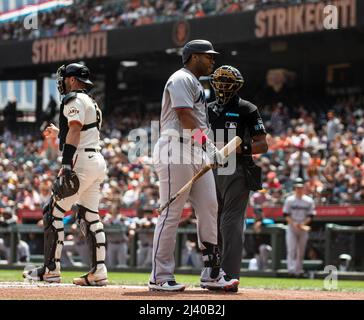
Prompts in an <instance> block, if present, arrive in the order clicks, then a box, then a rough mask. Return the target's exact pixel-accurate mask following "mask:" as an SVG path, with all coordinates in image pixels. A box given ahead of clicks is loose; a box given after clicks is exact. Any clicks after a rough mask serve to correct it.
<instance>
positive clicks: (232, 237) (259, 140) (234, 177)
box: [208, 65, 268, 292]
mask: <svg viewBox="0 0 364 320" xmlns="http://www.w3.org/2000/svg"><path fill="white" fill-rule="evenodd" d="M210 82H211V85H212V87H213V89H214V91H215V96H216V100H215V101H213V102H211V103H210V104H209V105H208V110H209V121H210V126H211V129H212V130H213V133H214V135H215V138H216V144H217V145H218V144H219V142H222V141H219V140H222V139H221V138H222V137H221V136H222V133H223V134H224V138H223V140H224V141H223V143H224V144H226V143H227V142H228V140H229V138H230V139H231V138H232V137H233V136H235V135H238V136H239V137H240V138H241V139H242V140H243V143H242V144H241V146H240V147H239V148H238V149H237V152H236V153H237V154H236V169H235V170H234V172H233V173H232V174H229V175H226V174H220V173H221V172H220V169H215V170H214V174H215V183H216V190H217V198H218V204H219V223H218V226H219V245H220V250H221V259H222V260H221V266H222V268H223V269H224V270H225V272H226V273H227V275H228V276H230V277H232V278H234V279H239V276H240V266H241V259H242V250H243V223H244V216H245V210H246V207H247V204H248V200H249V193H250V191H251V190H259V189H261V188H262V186H261V169H260V168H259V167H258V166H256V165H255V163H254V161H253V158H252V154H259V153H265V152H267V150H268V144H267V140H266V131H265V128H264V124H263V121H262V118H261V117H260V114H259V111H258V108H257V107H256V106H255V105H254V104H252V103H250V102H249V101H246V100H243V99H241V98H240V97H239V96H238V95H237V92H238V91H239V89H240V88H241V87H242V85H243V83H244V80H243V77H242V76H241V74H240V72H239V70H237V69H236V68H234V67H232V66H227V65H225V66H221V67H220V68H218V69H216V70H215V72H214V73H213V74H212V76H211V78H210ZM231 130H232V131H231ZM229 131H230V132H229ZM220 137H221V138H220ZM237 290H238V287H234V288H232V289H230V291H233V292H237Z"/></svg>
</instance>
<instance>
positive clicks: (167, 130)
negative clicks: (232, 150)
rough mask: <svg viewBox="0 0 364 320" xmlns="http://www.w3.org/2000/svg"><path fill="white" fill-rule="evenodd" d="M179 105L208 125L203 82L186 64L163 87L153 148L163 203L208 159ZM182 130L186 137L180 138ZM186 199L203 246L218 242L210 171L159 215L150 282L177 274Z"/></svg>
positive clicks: (213, 186)
mask: <svg viewBox="0 0 364 320" xmlns="http://www.w3.org/2000/svg"><path fill="white" fill-rule="evenodd" d="M176 108H191V109H192V113H193V115H194V116H195V119H196V121H197V123H198V127H199V128H201V129H204V128H207V126H208V125H207V105H206V100H205V95H204V90H203V87H202V85H201V84H200V82H199V81H198V79H197V78H196V77H195V76H194V75H193V74H192V73H191V72H190V71H189V70H187V69H185V68H182V69H180V70H178V71H176V72H175V73H174V74H173V75H172V76H171V77H170V78H169V79H168V81H167V83H166V86H165V88H164V92H163V99H162V110H161V119H160V122H161V137H160V138H159V140H158V142H157V144H156V146H155V149H154V154H153V162H154V165H155V168H156V172H157V174H158V177H159V182H160V186H159V191H160V203H161V204H163V203H165V202H167V201H168V199H169V198H170V197H171V196H172V195H173V194H175V193H176V192H177V191H178V190H179V189H180V188H181V187H182V186H183V185H185V184H186V183H187V182H188V181H189V180H190V179H191V178H192V177H193V176H194V175H195V174H196V173H197V172H198V171H199V170H200V169H201V168H202V167H203V165H204V164H205V163H206V162H207V161H208V159H207V156H206V154H205V152H203V151H202V149H201V147H200V146H191V144H190V137H189V136H188V134H186V133H183V128H182V126H181V123H180V122H179V119H178V116H177V113H176V111H175V109H176ZM180 135H181V136H184V137H185V139H184V140H182V141H180V139H179V137H180ZM185 141H187V143H186V142H185ZM192 155H193V156H192ZM191 160H192V162H191ZM187 200H190V201H191V204H192V206H193V208H194V210H195V213H196V217H197V221H198V222H197V232H198V239H199V246H200V248H201V249H206V248H205V247H204V245H203V244H202V242H209V243H211V244H214V245H216V244H217V199H216V190H215V182H214V176H213V173H212V171H209V172H207V173H206V174H205V175H203V176H202V177H201V178H200V179H199V180H198V181H197V182H196V183H195V184H194V185H193V186H192V188H191V189H190V191H189V192H185V193H184V194H182V195H181V196H180V197H179V198H177V199H176V200H175V201H174V202H173V203H172V204H171V205H170V206H169V207H167V208H166V209H165V210H164V211H163V212H162V213H161V215H160V216H159V219H158V222H157V225H156V228H155V233H154V240H153V266H152V268H153V269H152V273H151V277H150V281H151V282H156V283H159V282H165V281H171V280H172V281H173V280H174V275H173V273H174V267H175V261H174V249H175V242H176V231H177V227H178V223H179V221H180V218H181V214H182V210H183V207H184V205H185V203H186V201H187Z"/></svg>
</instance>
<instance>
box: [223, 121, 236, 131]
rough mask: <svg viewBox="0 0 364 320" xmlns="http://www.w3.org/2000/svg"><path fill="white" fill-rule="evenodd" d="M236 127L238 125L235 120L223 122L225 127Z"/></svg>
mask: <svg viewBox="0 0 364 320" xmlns="http://www.w3.org/2000/svg"><path fill="white" fill-rule="evenodd" d="M237 127H238V124H237V123H236V122H230V121H226V122H225V128H226V129H236V128H237Z"/></svg>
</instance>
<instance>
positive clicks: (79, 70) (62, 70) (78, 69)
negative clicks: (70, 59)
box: [57, 63, 93, 95]
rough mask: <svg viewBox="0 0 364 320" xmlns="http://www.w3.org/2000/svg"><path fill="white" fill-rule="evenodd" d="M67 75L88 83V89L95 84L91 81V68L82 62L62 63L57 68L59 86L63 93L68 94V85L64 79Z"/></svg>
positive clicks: (60, 91)
mask: <svg viewBox="0 0 364 320" xmlns="http://www.w3.org/2000/svg"><path fill="white" fill-rule="evenodd" d="M66 77H75V78H76V79H77V80H78V81H81V82H83V83H84V84H86V86H87V89H90V88H91V87H92V86H93V83H92V82H91V81H90V79H89V77H90V70H89V69H88V68H87V67H86V66H84V65H83V64H80V63H71V64H68V65H67V66H66V65H62V66H60V67H59V68H58V70H57V88H58V91H59V93H60V94H61V95H64V94H66V93H67V92H66V85H65V83H64V79H65V78H66Z"/></svg>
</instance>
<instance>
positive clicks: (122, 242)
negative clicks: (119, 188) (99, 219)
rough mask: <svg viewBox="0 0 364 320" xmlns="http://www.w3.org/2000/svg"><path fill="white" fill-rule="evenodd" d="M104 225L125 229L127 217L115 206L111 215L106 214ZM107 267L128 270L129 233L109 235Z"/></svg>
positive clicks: (107, 237) (107, 235)
mask: <svg viewBox="0 0 364 320" xmlns="http://www.w3.org/2000/svg"><path fill="white" fill-rule="evenodd" d="M103 223H104V225H105V227H106V228H107V226H120V227H123V226H124V227H125V217H123V216H122V215H121V214H120V207H119V205H113V206H112V207H111V210H110V213H108V214H106V215H105V217H104V219H103ZM106 240H107V250H106V265H107V267H108V268H109V267H110V268H112V267H116V268H126V267H127V260H128V236H127V232H126V231H125V230H124V231H120V232H117V233H107V234H106Z"/></svg>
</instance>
